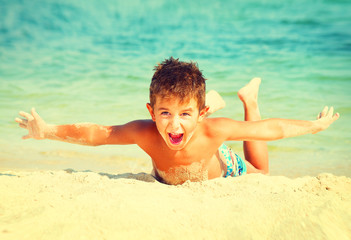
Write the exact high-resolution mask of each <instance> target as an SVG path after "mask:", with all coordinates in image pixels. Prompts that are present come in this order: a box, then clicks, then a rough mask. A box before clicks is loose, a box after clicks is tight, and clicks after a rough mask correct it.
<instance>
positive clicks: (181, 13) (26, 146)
mask: <svg viewBox="0 0 351 240" xmlns="http://www.w3.org/2000/svg"><path fill="white" fill-rule="evenodd" d="M350 12H351V2H350V1H346V0H345V1H342V0H312V1H307V0H294V1H283V2H282V1H278V0H270V1H267V0H266V1H263V0H262V1H259V0H239V1H232V0H221V1H215V2H214V1H209V0H202V1H186V0H178V1H166V0H151V1H141V0H140V1H135V0H131V1H128V2H127V1H121V0H115V1H112V0H111V1H109V0H100V1H97V0H91V1H79V0H77V1H68V0H33V1H25V0H22V1H20V0H11V1H10V0H8V1H6V0H0V169H2V170H9V169H26V170H38V169H54V170H58V169H67V168H72V169H75V170H79V171H82V170H90V171H95V172H101V171H103V172H109V173H115V172H140V171H146V172H149V171H151V161H150V158H149V157H148V156H147V155H146V154H145V153H143V152H142V151H141V150H140V149H138V148H137V147H136V146H101V147H86V146H79V145H72V144H67V143H61V142H53V141H48V140H43V141H36V140H26V141H23V140H21V137H22V136H23V135H25V134H26V132H25V130H23V129H21V128H19V127H18V126H17V124H16V123H15V122H14V118H15V117H17V115H18V112H19V111H20V110H24V111H27V112H28V111H30V109H31V107H36V109H37V111H38V113H39V114H40V115H41V116H42V117H43V118H44V120H46V121H47V122H48V123H53V124H66V123H76V122H94V123H98V124H103V125H116V124H123V123H126V122H128V121H131V120H134V119H144V118H149V116H148V112H147V110H146V107H145V104H146V103H147V102H148V87H149V84H150V80H151V77H152V75H153V68H154V66H155V65H156V64H157V63H159V62H161V61H163V60H164V59H165V58H168V57H170V56H173V57H175V58H179V59H180V60H182V61H190V60H192V61H195V62H197V63H198V64H199V68H200V70H202V71H203V74H204V75H205V77H206V78H207V79H208V80H207V89H208V90H210V89H214V90H216V91H218V92H219V93H220V94H221V95H222V96H223V98H224V100H225V101H226V103H227V106H226V108H225V109H223V110H220V111H218V112H217V113H216V114H215V115H214V116H224V117H230V118H234V119H237V120H242V119H243V108H242V105H241V102H240V101H239V99H238V98H237V95H236V94H237V91H238V90H239V89H240V88H241V87H242V86H244V85H245V84H246V83H247V82H248V81H249V80H250V79H251V78H253V77H256V76H258V77H261V78H262V84H261V88H260V95H259V103H260V108H261V113H262V117H263V118H270V117H274V118H291V119H304V120H314V119H315V118H316V116H317V114H318V113H319V112H320V111H321V110H322V109H323V107H324V106H325V105H329V106H334V107H335V110H336V111H338V112H339V113H340V114H341V118H340V119H339V120H338V121H337V122H336V123H334V124H333V125H332V126H331V127H330V128H329V129H328V130H327V131H324V132H321V133H318V134H316V135H306V136H302V137H297V138H292V139H285V140H280V141H274V142H269V143H268V145H269V151H270V163H271V164H270V168H271V174H272V175H285V176H289V177H298V176H304V175H316V174H318V173H321V172H330V173H333V174H335V175H346V176H349V177H350V176H351V160H350V153H351V150H350V142H351V137H350V132H351V131H350V130H351V127H350V122H351V106H350V103H351V67H350V66H351V15H350V14H349V13H350ZM228 144H229V145H231V146H232V147H233V148H234V150H235V151H236V152H238V153H239V154H240V155H241V156H243V154H242V143H240V142H230V143H228Z"/></svg>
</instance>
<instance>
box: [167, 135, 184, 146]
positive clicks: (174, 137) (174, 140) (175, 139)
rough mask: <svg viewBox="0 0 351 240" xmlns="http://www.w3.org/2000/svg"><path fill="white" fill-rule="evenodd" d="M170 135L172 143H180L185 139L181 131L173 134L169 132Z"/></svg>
mask: <svg viewBox="0 0 351 240" xmlns="http://www.w3.org/2000/svg"><path fill="white" fill-rule="evenodd" d="M168 136H169V140H170V141H171V143H172V144H175V145H177V144H180V142H181V141H182V140H183V136H184V134H183V133H179V134H172V133H168Z"/></svg>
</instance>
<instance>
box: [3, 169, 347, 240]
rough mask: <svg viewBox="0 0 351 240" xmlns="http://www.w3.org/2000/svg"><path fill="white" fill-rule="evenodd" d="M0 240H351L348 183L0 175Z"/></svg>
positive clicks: (326, 178)
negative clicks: (180, 182) (171, 183)
mask: <svg viewBox="0 0 351 240" xmlns="http://www.w3.org/2000/svg"><path fill="white" fill-rule="evenodd" d="M0 190H1V196H0V239H234V238H235V239H350V238H351V179H350V178H347V177H342V176H334V175H331V174H320V175H318V176H317V177H303V178H296V179H289V178H287V177H280V176H264V175H258V174H257V175H256V174H251V175H246V176H243V177H238V178H227V179H225V178H220V179H215V180H211V181H205V182H186V183H184V184H183V185H179V186H169V185H165V184H161V183H159V182H156V181H155V180H154V179H153V177H152V176H151V175H149V174H146V173H138V174H132V173H121V174H107V173H94V172H75V171H69V170H66V171H2V172H1V173H0Z"/></svg>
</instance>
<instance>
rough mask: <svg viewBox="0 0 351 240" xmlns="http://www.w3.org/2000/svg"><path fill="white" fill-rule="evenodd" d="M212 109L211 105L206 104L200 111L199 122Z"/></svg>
mask: <svg viewBox="0 0 351 240" xmlns="http://www.w3.org/2000/svg"><path fill="white" fill-rule="evenodd" d="M209 109H210V106H205V107H204V108H203V109H202V110H201V111H200V115H199V120H198V121H199V122H201V121H202V120H203V119H204V118H205V117H206V116H207V112H208V110H209Z"/></svg>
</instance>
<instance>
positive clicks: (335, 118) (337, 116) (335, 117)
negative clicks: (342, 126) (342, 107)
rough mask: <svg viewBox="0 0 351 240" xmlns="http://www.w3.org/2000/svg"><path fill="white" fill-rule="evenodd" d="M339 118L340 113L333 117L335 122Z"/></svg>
mask: <svg viewBox="0 0 351 240" xmlns="http://www.w3.org/2000/svg"><path fill="white" fill-rule="evenodd" d="M339 117H340V114H339V113H335V114H334V116H333V121H336V120H338V119H339Z"/></svg>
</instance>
